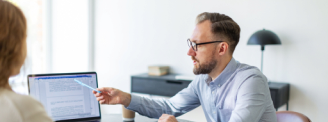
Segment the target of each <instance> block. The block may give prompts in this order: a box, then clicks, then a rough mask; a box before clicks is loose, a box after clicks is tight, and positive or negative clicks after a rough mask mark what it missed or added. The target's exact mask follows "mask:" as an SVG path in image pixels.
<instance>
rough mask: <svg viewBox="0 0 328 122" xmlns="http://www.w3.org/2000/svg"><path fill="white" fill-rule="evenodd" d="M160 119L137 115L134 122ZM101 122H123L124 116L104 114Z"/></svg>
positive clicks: (180, 121) (150, 121) (185, 121)
mask: <svg viewBox="0 0 328 122" xmlns="http://www.w3.org/2000/svg"><path fill="white" fill-rule="evenodd" d="M157 121H158V119H152V118H148V117H145V116H141V115H139V114H136V117H135V121H134V122H157ZM178 121H179V122H192V121H188V120H182V119H178ZM101 122H123V119H122V114H102V116H101Z"/></svg>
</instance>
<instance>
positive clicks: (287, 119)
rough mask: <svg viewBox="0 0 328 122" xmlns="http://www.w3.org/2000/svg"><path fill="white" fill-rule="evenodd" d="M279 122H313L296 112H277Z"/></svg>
mask: <svg viewBox="0 0 328 122" xmlns="http://www.w3.org/2000/svg"><path fill="white" fill-rule="evenodd" d="M276 115H277V120H278V122H311V120H310V119H309V118H308V117H307V116H305V115H303V114H301V113H298V112H294V111H277V112H276Z"/></svg>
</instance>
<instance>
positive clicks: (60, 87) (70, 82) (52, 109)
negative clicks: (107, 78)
mask: <svg viewBox="0 0 328 122" xmlns="http://www.w3.org/2000/svg"><path fill="white" fill-rule="evenodd" d="M74 79H77V80H79V81H81V82H83V83H84V84H87V85H89V86H91V87H93V88H98V82H97V73H96V72H81V73H61V74H31V75H28V76H27V81H28V88H29V94H30V95H31V96H32V97H34V98H35V99H37V100H38V101H40V102H41V103H42V105H43V106H44V107H45V109H46V111H47V113H48V115H49V116H50V117H51V118H52V119H53V120H54V121H56V122H68V121H80V120H81V121H82V120H83V121H84V120H94V119H100V118H101V113H100V105H99V103H98V101H97V99H96V97H95V96H94V95H93V93H92V90H90V89H89V88H87V87H83V86H81V85H80V84H78V83H76V82H75V81H74Z"/></svg>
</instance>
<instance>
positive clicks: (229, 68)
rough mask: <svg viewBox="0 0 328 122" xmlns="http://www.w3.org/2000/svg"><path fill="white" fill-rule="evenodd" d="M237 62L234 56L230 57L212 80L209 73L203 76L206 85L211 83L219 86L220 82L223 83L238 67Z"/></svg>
mask: <svg viewBox="0 0 328 122" xmlns="http://www.w3.org/2000/svg"><path fill="white" fill-rule="evenodd" d="M238 64H239V62H238V61H236V60H235V59H234V58H231V60H230V62H229V63H228V65H227V66H226V67H225V68H224V70H223V71H222V72H221V74H220V75H219V76H218V77H217V78H215V79H214V80H213V81H212V78H211V77H210V76H209V75H207V77H206V78H205V81H206V83H207V85H210V84H213V85H216V86H217V85H220V86H221V85H222V84H224V83H225V82H226V81H227V80H228V79H229V78H230V76H231V75H232V74H233V73H234V72H235V71H236V69H237V68H238Z"/></svg>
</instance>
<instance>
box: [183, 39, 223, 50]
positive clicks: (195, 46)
mask: <svg viewBox="0 0 328 122" xmlns="http://www.w3.org/2000/svg"><path fill="white" fill-rule="evenodd" d="M216 42H219V43H221V42H224V41H211V42H204V43H195V42H192V41H190V39H187V43H188V46H189V48H190V47H192V49H193V50H194V51H197V46H198V45H203V44H211V43H216ZM193 44H194V45H193ZM195 48H196V49H195Z"/></svg>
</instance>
